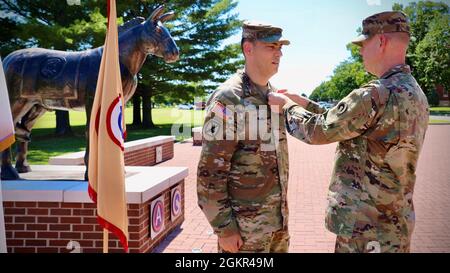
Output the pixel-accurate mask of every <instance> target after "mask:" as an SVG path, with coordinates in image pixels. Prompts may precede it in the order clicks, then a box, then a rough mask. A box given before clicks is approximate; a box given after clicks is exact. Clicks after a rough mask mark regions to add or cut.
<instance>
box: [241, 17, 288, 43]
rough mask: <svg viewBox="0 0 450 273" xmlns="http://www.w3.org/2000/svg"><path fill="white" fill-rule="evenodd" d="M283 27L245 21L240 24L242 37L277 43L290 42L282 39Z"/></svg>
mask: <svg viewBox="0 0 450 273" xmlns="http://www.w3.org/2000/svg"><path fill="white" fill-rule="evenodd" d="M282 34H283V29H282V28H280V27H276V26H273V25H271V24H266V23H261V22H254V21H253V22H250V21H246V22H244V24H243V25H242V38H245V39H250V40H257V41H261V42H264V43H279V44H282V45H289V44H290V43H291V42H290V41H289V40H286V39H284V37H283V35H282Z"/></svg>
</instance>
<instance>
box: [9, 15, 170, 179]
mask: <svg viewBox="0 0 450 273" xmlns="http://www.w3.org/2000/svg"><path fill="white" fill-rule="evenodd" d="M163 9H164V7H163V6H160V7H158V8H156V9H155V10H154V11H153V13H152V15H151V16H150V17H149V18H148V19H147V20H145V19H144V18H142V17H138V18H135V19H133V20H131V21H128V22H127V23H125V24H124V25H123V26H121V27H119V51H120V53H119V54H120V57H119V60H120V70H121V76H122V86H123V93H124V97H125V101H128V100H129V99H130V98H131V97H132V96H133V94H134V92H135V90H136V86H137V77H136V75H137V73H138V72H139V70H140V69H141V68H142V65H143V64H144V62H145V60H146V58H147V55H149V54H151V55H155V56H157V57H161V58H163V59H164V60H165V61H166V62H168V63H169V62H175V61H177V60H178V58H179V50H178V47H177V45H176V43H175V41H174V40H173V38H172V37H171V35H170V33H169V31H168V30H167V28H166V27H164V25H163V23H164V22H165V21H167V20H169V19H171V18H173V16H174V13H173V12H169V13H164V11H163ZM102 53H103V47H99V48H95V49H91V50H86V51H81V52H65V51H58V50H49V49H42V48H30V49H22V50H17V51H14V52H12V53H11V54H9V55H8V56H7V57H6V58H5V59H4V62H3V68H4V71H5V74H6V82H7V86H8V91H9V98H10V104H11V111H12V115H13V120H14V124H15V128H16V139H17V141H18V144H17V145H18V149H17V156H16V167H15V168H13V167H12V164H11V151H10V149H7V150H6V151H4V152H3V153H2V167H1V168H2V169H1V170H2V172H1V179H4V180H11V179H18V178H19V174H18V173H26V172H29V171H31V169H30V166H29V165H28V163H27V159H26V157H27V150H28V143H29V142H30V135H31V129H32V127H33V125H34V124H35V122H36V120H37V119H38V118H39V117H40V116H41V115H43V114H44V113H45V112H46V111H48V110H54V109H60V110H69V109H70V110H83V109H85V111H86V116H87V120H88V121H89V120H90V115H91V109H92V103H93V100H94V95H95V88H96V85H97V78H98V71H99V68H100V62H101V57H102ZM88 125H89V124H87V125H86V131H87V132H88V131H89V128H88ZM88 136H89V134H88V133H87V134H86V137H87V138H88ZM88 158H89V139H87V145H86V155H85V163H86V166H87V165H88V164H87V160H88ZM85 176H86V177H87V172H86V174H85Z"/></svg>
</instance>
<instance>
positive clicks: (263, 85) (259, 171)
mask: <svg viewBox="0 0 450 273" xmlns="http://www.w3.org/2000/svg"><path fill="white" fill-rule="evenodd" d="M242 38H243V39H242V50H243V52H244V56H245V59H246V63H245V70H244V71H238V72H237V73H236V74H235V75H233V76H232V77H231V78H230V79H228V80H227V81H226V82H225V83H223V84H222V85H221V86H220V87H219V88H218V89H217V90H216V91H215V92H214V93H213V94H212V96H211V98H210V99H209V101H208V102H207V106H206V109H207V111H206V119H205V125H204V127H203V147H202V153H201V157H200V162H199V165H198V172H197V193H198V204H199V206H200V208H201V209H202V211H203V212H204V214H205V215H206V218H207V219H208V221H209V223H210V224H211V226H212V228H213V230H214V232H215V234H217V236H218V243H219V244H218V250H219V252H232V253H235V252H288V247H289V234H288V230H287V226H288V222H287V220H288V208H287V186H288V163H289V162H288V161H289V160H288V153H287V139H286V128H285V125H284V122H283V119H284V117H283V116H282V115H280V114H278V113H272V112H271V110H270V107H269V106H268V100H267V94H268V93H270V92H274V91H276V89H275V88H274V87H273V86H272V85H271V84H270V83H269V79H270V78H271V77H272V76H273V75H275V74H276V73H277V71H278V66H279V62H280V58H281V56H282V53H281V48H282V46H283V45H288V44H289V43H290V42H289V41H288V40H284V39H283V38H282V29H281V28H278V27H274V26H271V25H267V24H258V23H244V25H243V35H242ZM257 128H258V129H257Z"/></svg>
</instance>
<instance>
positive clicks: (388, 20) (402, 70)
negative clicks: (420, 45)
mask: <svg viewBox="0 0 450 273" xmlns="http://www.w3.org/2000/svg"><path fill="white" fill-rule="evenodd" d="M353 42H354V43H355V44H358V45H360V46H361V55H362V57H363V60H364V66H365V68H366V70H367V71H368V72H370V73H372V74H374V75H376V76H377V77H379V79H378V80H375V81H372V82H370V83H369V84H367V85H366V86H363V87H362V88H360V89H357V90H354V91H352V92H351V93H350V94H349V95H348V96H347V97H346V98H344V99H343V100H342V101H340V102H339V103H338V104H337V106H336V107H334V108H332V109H330V110H328V111H324V110H322V109H320V107H318V105H317V104H315V103H313V102H311V101H309V100H308V99H304V98H301V97H300V96H298V95H297V96H296V95H293V94H287V95H288V96H287V97H290V98H287V97H286V96H284V95H281V94H276V95H274V96H271V97H270V98H269V102H270V104H276V105H284V107H283V112H284V115H285V120H286V123H287V127H288V128H287V129H288V131H289V133H290V134H292V135H293V136H295V137H296V138H298V139H300V140H302V141H304V142H306V143H309V144H327V143H331V142H339V145H338V147H337V150H336V159H335V160H336V161H335V166H334V171H333V175H332V180H331V184H330V188H329V194H328V201H329V204H328V208H327V212H326V221H325V222H326V227H327V228H328V229H329V230H330V231H331V232H333V233H335V234H337V241H336V248H335V251H336V252H377V251H380V252H409V250H410V240H411V234H412V232H413V229H414V222H415V215H414V206H413V192H414V183H415V180H416V175H415V172H416V167H417V160H418V157H419V153H420V150H421V148H422V144H423V141H424V137H425V133H426V130H427V126H428V116H429V110H428V103H427V99H426V97H425V95H424V93H423V91H422V90H421V88H420V86H419V85H418V84H417V82H416V80H415V79H414V77H413V76H412V75H411V71H410V68H409V67H408V66H407V65H405V55H406V50H407V48H408V43H409V25H408V20H407V18H406V15H405V14H403V13H401V12H383V13H380V14H375V15H373V16H370V17H368V18H367V19H365V20H364V21H363V34H362V35H361V36H360V37H358V38H357V39H356V40H355V41H353ZM292 100H293V101H295V102H293V101H292ZM299 106H301V107H299ZM302 107H303V108H302Z"/></svg>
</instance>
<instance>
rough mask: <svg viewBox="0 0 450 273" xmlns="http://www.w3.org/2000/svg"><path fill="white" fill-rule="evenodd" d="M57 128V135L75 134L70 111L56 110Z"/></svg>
mask: <svg viewBox="0 0 450 273" xmlns="http://www.w3.org/2000/svg"><path fill="white" fill-rule="evenodd" d="M55 114H56V130H55V134H56V135H57V136H71V135H73V132H72V128H71V127H70V119H69V111H62V110H56V111H55Z"/></svg>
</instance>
